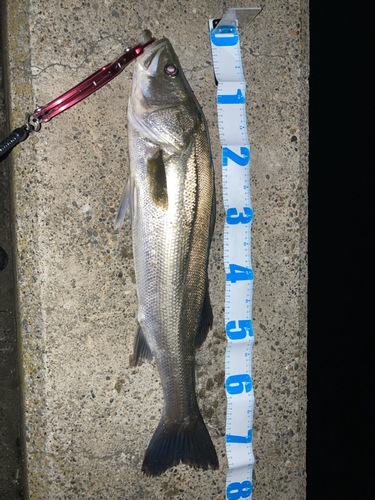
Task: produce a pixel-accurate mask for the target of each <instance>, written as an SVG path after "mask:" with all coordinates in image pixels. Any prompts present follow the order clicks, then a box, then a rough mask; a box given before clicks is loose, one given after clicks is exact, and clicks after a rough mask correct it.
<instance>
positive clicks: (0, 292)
mask: <svg viewBox="0 0 375 500" xmlns="http://www.w3.org/2000/svg"><path fill="white" fill-rule="evenodd" d="M2 14H3V5H1V6H0V15H2ZM3 22H4V19H3V17H2V19H1V23H0V33H1V35H2V34H3V33H4V31H3ZM3 64H4V58H3V45H2V40H1V36H0V140H2V139H4V138H5V136H6V135H7V134H8V133H9V130H8V127H7V123H6V111H5V91H4V78H3V68H4V66H3ZM10 169H11V164H10V158H9V155H8V154H6V155H4V156H3V157H2V158H1V161H0V499H1V500H19V499H23V498H24V493H23V492H24V489H23V478H24V474H23V466H22V453H21V450H22V437H21V436H22V434H21V410H20V398H21V388H20V377H19V370H18V346H17V327H16V307H15V304H16V287H15V283H14V279H15V267H14V262H13V242H12V231H11V224H12V222H11V194H10V193H11V189H10V188H11V170H10Z"/></svg>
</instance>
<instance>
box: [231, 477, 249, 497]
mask: <svg viewBox="0 0 375 500" xmlns="http://www.w3.org/2000/svg"><path fill="white" fill-rule="evenodd" d="M251 491H252V484H251V482H250V481H244V482H243V483H230V484H228V487H227V499H228V500H239V499H240V498H248V497H249V496H250V495H251Z"/></svg>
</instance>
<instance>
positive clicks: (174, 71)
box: [164, 63, 178, 77]
mask: <svg viewBox="0 0 375 500" xmlns="http://www.w3.org/2000/svg"><path fill="white" fill-rule="evenodd" d="M164 71H165V72H166V73H167V75H168V76H171V77H174V76H177V75H178V68H177V66H176V65H175V64H173V63H170V64H167V65H166V66H165V68H164Z"/></svg>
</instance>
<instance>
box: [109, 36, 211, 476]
mask: <svg viewBox="0 0 375 500" xmlns="http://www.w3.org/2000/svg"><path fill="white" fill-rule="evenodd" d="M128 123H129V125H128V133H129V154H130V178H129V181H128V183H127V185H126V187H125V190H124V193H123V196H122V199H121V202H120V206H119V210H118V213H117V217H116V220H115V228H116V229H117V228H118V227H119V226H120V225H121V223H122V221H123V219H124V217H125V213H126V209H127V206H129V208H130V216H131V222H132V235H133V254H134V266H135V275H136V282H137V295H138V328H137V331H136V336H135V341H134V358H135V363H136V364H137V363H138V362H139V361H140V360H150V359H152V357H153V356H154V357H155V359H156V363H157V367H158V370H159V374H160V378H161V382H162V387H163V393H164V408H163V413H162V417H161V420H160V423H159V425H158V427H157V429H156V431H155V433H154V435H153V437H152V439H151V441H150V444H149V446H148V448H147V451H146V454H145V457H144V461H143V465H142V471H143V472H145V473H146V474H148V475H160V474H161V473H162V472H164V471H165V470H166V469H168V468H169V467H172V466H174V465H177V464H179V463H180V462H183V463H185V464H189V465H191V466H194V467H200V468H202V469H207V468H208V467H212V468H214V469H215V468H217V467H218V458H217V455H216V451H215V448H214V445H213V443H212V441H211V438H210V435H209V433H208V431H207V428H206V426H205V424H204V421H203V418H202V415H201V413H200V411H199V408H198V403H197V398H196V394H195V366H194V365H195V348H196V347H199V346H200V345H201V344H202V343H203V341H204V340H205V338H206V336H207V333H208V330H209V329H210V328H211V326H212V309H211V304H210V298H209V294H208V276H207V265H208V255H209V249H210V242H211V237H212V233H213V228H214V221H215V188H214V173H213V165H212V160H211V153H210V146H209V138H208V132H207V125H206V122H205V118H204V116H203V112H202V109H201V107H200V106H199V104H198V101H197V99H196V98H195V96H194V94H193V91H192V90H191V88H190V86H189V84H188V82H187V80H186V78H185V76H184V74H183V71H182V68H181V65H180V62H179V60H178V58H177V56H176V54H175V52H174V50H173V48H172V45H171V44H170V42H169V40H167V39H166V38H162V39H160V40H158V41H156V42H154V43H153V44H152V45H150V46H149V47H147V48H146V49H145V51H144V53H143V54H142V55H141V56H140V57H139V58H138V59H137V60H136V62H135V67H134V74H133V87H132V93H131V96H130V99H129V105H128Z"/></svg>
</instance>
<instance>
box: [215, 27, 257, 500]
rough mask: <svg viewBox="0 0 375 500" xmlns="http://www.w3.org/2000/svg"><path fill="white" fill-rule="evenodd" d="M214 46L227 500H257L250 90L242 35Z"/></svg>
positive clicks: (218, 38)
mask: <svg viewBox="0 0 375 500" xmlns="http://www.w3.org/2000/svg"><path fill="white" fill-rule="evenodd" d="M213 23H214V20H213V19H210V33H211V48H212V57H213V63H214V69H215V75H216V79H217V81H218V88H217V110H218V122H219V132H220V140H221V144H222V146H223V156H222V165H223V173H222V178H223V198H224V206H225V209H226V221H225V228H224V265H225V271H226V287H225V325H226V333H227V341H228V343H227V349H226V353H225V386H226V392H227V405H228V406H227V424H226V446H227V457H228V462H229V471H228V475H227V486H226V495H227V499H228V500H238V499H241V498H250V500H251V498H252V474H253V466H254V454H253V449H252V422H253V412H254V391H253V385H252V380H251V350H252V346H253V343H254V335H253V331H252V326H251V310H252V291H253V270H252V267H251V245H250V243H251V220H252V218H253V211H252V208H251V200H250V170H249V162H250V145H249V140H248V137H247V127H246V109H245V89H246V81H245V78H244V76H243V71H242V61H241V50H240V43H239V36H238V31H237V29H236V28H234V27H233V26H222V27H221V32H220V33H218V32H215V33H214V32H213V30H214V24H213Z"/></svg>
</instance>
